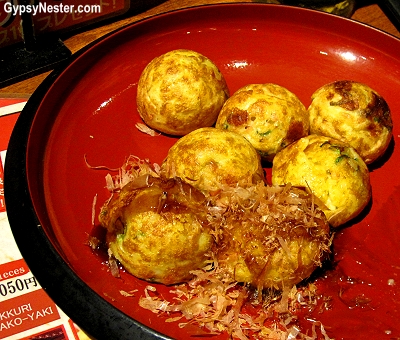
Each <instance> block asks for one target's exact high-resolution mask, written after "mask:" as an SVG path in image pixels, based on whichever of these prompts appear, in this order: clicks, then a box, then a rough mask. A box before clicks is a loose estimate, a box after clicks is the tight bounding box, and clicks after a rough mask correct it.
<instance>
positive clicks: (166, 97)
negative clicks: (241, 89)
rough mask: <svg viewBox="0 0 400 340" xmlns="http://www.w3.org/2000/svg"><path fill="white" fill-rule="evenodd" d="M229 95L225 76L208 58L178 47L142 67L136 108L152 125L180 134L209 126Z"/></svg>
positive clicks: (168, 132) (161, 129)
mask: <svg viewBox="0 0 400 340" xmlns="http://www.w3.org/2000/svg"><path fill="white" fill-rule="evenodd" d="M228 97H229V90H228V87H227V84H226V82H225V79H224V77H223V75H222V73H221V72H220V71H219V69H218V68H217V66H216V65H215V64H214V63H213V62H212V61H211V60H210V59H208V58H207V57H205V56H203V55H201V54H200V53H197V52H195V51H191V50H184V49H179V50H174V51H170V52H167V53H165V54H163V55H161V56H159V57H157V58H155V59H153V60H152V61H151V62H150V63H149V64H148V65H147V66H146V68H145V69H144V70H143V72H142V74H141V76H140V79H139V84H138V88H137V109H138V111H139V114H140V116H141V117H142V119H143V121H144V122H145V123H146V124H147V125H148V126H150V127H151V128H153V129H156V130H159V131H161V132H164V133H166V134H171V135H176V136H183V135H185V134H187V133H189V132H190V131H193V130H195V129H198V128H200V127H205V126H212V125H213V124H214V123H215V121H216V119H217V116H218V113H219V111H220V110H221V107H222V105H223V104H224V102H225V100H226V99H227V98H228Z"/></svg>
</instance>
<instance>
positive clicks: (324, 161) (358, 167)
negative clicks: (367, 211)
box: [272, 135, 371, 227]
mask: <svg viewBox="0 0 400 340" xmlns="http://www.w3.org/2000/svg"><path fill="white" fill-rule="evenodd" d="M272 183H273V184H275V185H282V184H286V183H291V184H292V185H295V186H302V187H305V188H309V189H310V190H311V191H312V192H313V193H314V194H315V196H316V197H317V198H318V199H319V200H320V201H321V202H323V204H324V205H325V207H323V210H324V213H325V215H326V216H327V217H328V220H329V222H330V224H331V225H332V226H334V227H337V226H339V225H341V224H343V223H345V222H347V221H349V220H350V219H352V218H354V217H355V216H357V215H358V214H359V213H360V212H361V211H362V210H363V209H364V207H365V206H366V205H367V203H368V202H369V200H370V197H371V187H370V180H369V171H368V168H367V166H366V164H365V163H364V161H363V160H362V158H361V157H360V156H359V155H358V153H357V152H356V151H355V150H354V149H353V148H352V147H351V146H349V145H348V144H346V143H343V142H341V141H338V140H335V139H333V138H330V137H325V136H318V135H309V136H307V137H304V138H301V139H299V140H298V141H297V142H295V143H293V144H291V145H289V146H288V147H287V148H285V149H284V150H282V151H281V152H279V153H278V154H277V155H276V157H275V159H274V162H273V166H272Z"/></svg>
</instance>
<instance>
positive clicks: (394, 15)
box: [383, 0, 400, 30]
mask: <svg viewBox="0 0 400 340" xmlns="http://www.w3.org/2000/svg"><path fill="white" fill-rule="evenodd" d="M383 4H384V5H385V7H386V9H387V10H388V12H389V13H388V16H389V17H390V19H391V20H392V21H393V25H395V26H396V28H397V29H398V30H400V1H399V0H383Z"/></svg>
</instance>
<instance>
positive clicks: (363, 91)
mask: <svg viewBox="0 0 400 340" xmlns="http://www.w3.org/2000/svg"><path fill="white" fill-rule="evenodd" d="M308 112H309V114H310V132H311V133H312V134H318V135H324V136H329V137H332V138H336V139H339V140H341V141H343V142H346V143H348V144H350V145H351V146H352V147H353V148H354V149H356V150H357V152H358V153H359V154H360V156H361V157H362V158H363V159H364V161H365V163H367V164H369V163H372V162H373V161H374V160H376V159H377V158H378V157H380V156H381V155H382V154H383V153H384V152H385V150H386V149H387V147H388V145H389V142H390V139H391V137H392V128H393V123H392V118H391V114H390V110H389V106H388V105H387V103H386V101H385V100H384V99H383V98H382V97H381V96H380V95H379V94H378V93H377V92H376V91H374V90H373V89H371V88H370V87H369V86H367V85H365V84H362V83H358V82H354V81H336V82H333V83H330V84H327V85H324V86H322V87H321V88H320V89H318V90H317V91H315V92H314V94H313V95H312V103H311V105H310V106H309V108H308Z"/></svg>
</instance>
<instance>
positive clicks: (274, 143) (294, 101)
mask: <svg viewBox="0 0 400 340" xmlns="http://www.w3.org/2000/svg"><path fill="white" fill-rule="evenodd" d="M215 126H216V127H217V128H219V129H225V130H229V131H234V132H237V133H239V134H241V135H242V136H244V137H245V138H246V139H247V140H249V141H250V143H251V144H252V145H253V146H254V148H255V149H256V150H257V151H258V152H259V153H260V155H261V156H262V157H263V158H264V159H266V160H268V161H272V159H273V158H274V156H275V154H276V153H277V152H278V151H280V150H282V149H283V148H284V147H286V146H287V145H289V144H290V143H292V142H294V141H295V140H297V139H299V138H301V137H304V136H306V135H308V131H309V120H308V113H307V110H306V108H305V106H304V105H303V104H302V103H301V101H300V100H299V98H297V96H296V95H295V94H293V93H292V92H290V91H289V90H287V89H286V88H284V87H282V86H280V85H277V84H271V83H267V84H249V85H246V86H244V87H242V88H241V89H239V90H238V91H236V92H235V93H234V94H233V95H232V96H231V97H230V98H229V99H228V100H227V101H226V102H225V104H224V106H223V107H222V110H221V112H220V114H219V116H218V119H217V123H216V125H215Z"/></svg>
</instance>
